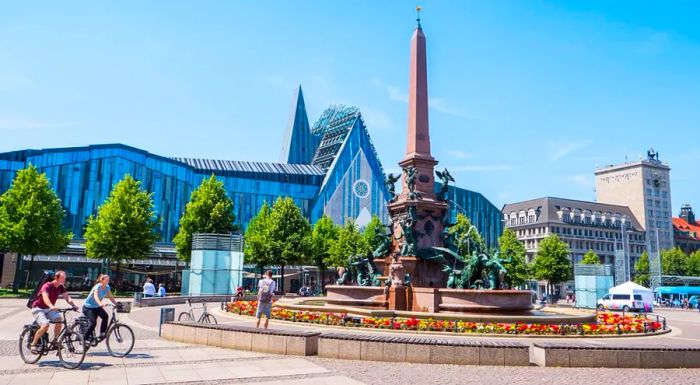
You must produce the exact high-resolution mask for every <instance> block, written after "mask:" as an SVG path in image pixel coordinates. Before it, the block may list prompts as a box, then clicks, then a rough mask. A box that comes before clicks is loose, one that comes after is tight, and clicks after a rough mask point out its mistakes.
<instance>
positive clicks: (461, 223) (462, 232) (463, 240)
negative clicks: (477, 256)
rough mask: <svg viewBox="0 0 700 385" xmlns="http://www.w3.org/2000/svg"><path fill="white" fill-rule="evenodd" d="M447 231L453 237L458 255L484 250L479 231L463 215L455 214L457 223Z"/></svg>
mask: <svg viewBox="0 0 700 385" xmlns="http://www.w3.org/2000/svg"><path fill="white" fill-rule="evenodd" d="M449 231H450V234H452V235H453V236H454V239H455V242H456V243H457V245H458V249H459V250H458V252H459V254H460V255H467V254H471V252H472V251H474V250H475V248H476V250H483V249H484V248H485V245H484V240H483V239H482V238H481V235H480V234H479V230H477V228H476V226H474V225H472V221H471V220H470V219H469V217H467V216H466V215H464V214H461V213H460V214H457V222H456V223H455V224H454V226H452V227H450V230H449Z"/></svg>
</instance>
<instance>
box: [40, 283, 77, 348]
mask: <svg viewBox="0 0 700 385" xmlns="http://www.w3.org/2000/svg"><path fill="white" fill-rule="evenodd" d="M65 282H66V272H65V271H61V270H59V271H57V272H56V274H55V275H54V279H53V281H51V282H46V283H45V284H44V285H43V286H42V287H41V290H39V296H38V297H37V298H36V300H34V302H33V303H32V315H33V316H34V319H36V322H37V323H38V324H39V330H37V331H36V333H35V334H34V340H33V341H32V346H31V350H32V353H34V354H37V353H39V348H38V346H37V344H38V343H39V339H40V338H41V336H43V335H44V333H46V331H47V330H49V323H51V322H57V323H56V324H55V325H56V326H55V329H54V335H53V341H52V343H53V344H54V345H55V344H56V343H57V341H56V339H57V338H58V335H59V334H60V333H61V327H62V325H61V324H60V323H58V321H60V320H61V314H60V313H59V312H57V311H56V310H57V309H58V308H57V307H56V301H57V300H58V297H59V296H62V297H63V299H64V300H65V301H66V302H68V303H69V304H70V305H71V306H73V309H74V310H75V309H77V308H78V307H77V306H75V303H74V302H73V299H72V298H71V297H70V296H68V292H67V291H66V288H65V287H64V286H63V284H64V283H65Z"/></svg>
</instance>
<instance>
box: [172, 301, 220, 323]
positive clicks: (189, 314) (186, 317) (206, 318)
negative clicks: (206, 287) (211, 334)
mask: <svg viewBox="0 0 700 385" xmlns="http://www.w3.org/2000/svg"><path fill="white" fill-rule="evenodd" d="M187 305H188V306H189V307H190V309H189V310H188V311H183V312H182V313H180V315H179V316H178V317H177V320H178V321H194V320H195V317H194V309H195V308H193V307H192V301H190V300H189V299H188V300H187ZM197 322H202V323H206V324H218V322H217V321H216V318H215V317H214V316H213V315H211V313H209V312H208V311H207V303H206V302H202V315H200V316H199V318H198V319H197Z"/></svg>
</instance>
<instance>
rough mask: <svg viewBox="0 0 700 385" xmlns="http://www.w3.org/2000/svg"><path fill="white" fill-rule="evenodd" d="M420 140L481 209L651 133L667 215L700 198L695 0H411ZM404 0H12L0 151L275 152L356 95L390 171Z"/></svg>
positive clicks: (397, 132) (589, 174) (553, 182)
mask: <svg viewBox="0 0 700 385" xmlns="http://www.w3.org/2000/svg"><path fill="white" fill-rule="evenodd" d="M418 4H420V5H422V6H423V7H424V12H423V27H424V30H425V33H426V35H427V38H428V71H429V89H430V97H431V112H430V113H431V115H430V118H431V134H432V144H433V154H434V156H435V157H436V158H438V159H439V160H440V167H442V166H446V167H448V168H449V169H451V170H452V172H453V174H454V175H455V177H456V180H457V184H458V185H459V186H461V187H465V188H468V189H472V190H476V191H479V192H481V193H483V194H484V195H486V196H487V197H488V198H489V199H491V200H492V201H493V202H494V203H495V204H497V205H499V206H500V205H501V204H503V203H506V202H512V201H516V200H523V199H530V198H535V197H539V196H544V195H551V196H560V197H568V198H575V199H585V200H593V199H594V197H595V195H594V191H593V171H594V169H595V167H596V166H597V165H598V166H601V165H605V164H610V163H619V162H622V161H624V160H625V157H628V158H629V159H637V158H638V157H639V156H640V155H641V154H644V153H645V152H646V149H647V148H649V147H651V146H653V147H655V148H656V149H657V150H658V151H659V152H660V154H661V159H662V160H664V161H667V162H668V163H669V164H670V165H671V167H672V171H671V178H672V194H673V196H672V198H673V206H674V210H673V211H674V214H677V211H678V209H679V207H680V205H681V204H682V203H686V202H688V203H691V204H694V205H695V206H696V208H697V209H699V210H700V194H698V193H697V181H698V165H700V147H699V146H698V142H699V139H700V131H699V129H700V107H699V106H700V24H698V22H697V17H698V15H700V3H699V2H697V1H673V2H661V1H659V2H653V3H652V2H638V1H585V2H571V1H568V2H563V1H562V2H556V1H552V2H540V1H534V0H532V1H515V0H513V1H462V0H460V1H421V2H418ZM415 5H416V3H414V2H404V1H386V2H385V1H382V2H378V1H359V2H340V1H299V0H297V1H274V2H273V1H270V2H264V1H249V2H241V1H238V2H234V1H220V2H215V1H196V2H195V1H190V2H185V1H119V2H93V1H85V2H54V1H46V2H33V1H32V2H23V1H16V2H7V3H4V4H3V7H2V11H1V12H0V151H10V150H17V149H24V148H45V147H63V146H79V145H87V144H96V143H113V142H121V143H125V144H128V145H131V146H135V147H138V148H142V149H145V150H147V151H150V152H153V153H156V154H160V155H166V156H183V157H204V158H218V159H233V160H256V161H277V160H278V157H279V151H280V146H281V142H282V134H283V132H284V128H285V125H286V124H287V118H288V113H289V109H290V103H291V100H292V97H293V90H294V88H295V86H296V85H297V84H302V87H303V89H304V94H305V97H306V103H307V108H308V112H309V119H310V120H311V121H312V123H313V122H314V121H315V120H316V118H317V117H318V115H319V114H320V112H321V111H322V109H323V108H324V107H326V106H327V105H328V104H330V103H344V104H352V105H357V106H359V107H360V108H361V110H362V113H363V116H364V117H365V120H366V123H367V126H368V128H369V131H370V134H371V135H372V138H373V140H374V142H375V145H376V147H377V150H378V152H379V155H380V158H381V160H382V162H383V164H384V167H385V169H387V170H395V169H396V167H397V166H396V162H397V161H398V160H399V159H400V158H401V156H402V154H403V151H404V146H405V138H404V133H405V127H406V102H405V98H406V92H407V79H408V53H409V52H408V48H409V39H410V36H411V32H412V29H413V27H414V25H415V20H414V19H415V12H414V6H415Z"/></svg>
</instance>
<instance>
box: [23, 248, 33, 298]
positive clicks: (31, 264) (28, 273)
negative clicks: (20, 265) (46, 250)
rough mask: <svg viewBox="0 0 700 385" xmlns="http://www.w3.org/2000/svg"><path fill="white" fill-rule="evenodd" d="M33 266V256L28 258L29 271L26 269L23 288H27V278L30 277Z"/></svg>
mask: <svg viewBox="0 0 700 385" xmlns="http://www.w3.org/2000/svg"><path fill="white" fill-rule="evenodd" d="M33 266H34V254H32V255H31V256H30V257H29V269H27V278H26V279H25V280H24V288H25V289H26V288H28V287H29V277H30V276H31V275H32V268H33Z"/></svg>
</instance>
